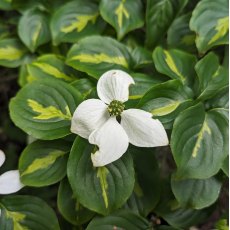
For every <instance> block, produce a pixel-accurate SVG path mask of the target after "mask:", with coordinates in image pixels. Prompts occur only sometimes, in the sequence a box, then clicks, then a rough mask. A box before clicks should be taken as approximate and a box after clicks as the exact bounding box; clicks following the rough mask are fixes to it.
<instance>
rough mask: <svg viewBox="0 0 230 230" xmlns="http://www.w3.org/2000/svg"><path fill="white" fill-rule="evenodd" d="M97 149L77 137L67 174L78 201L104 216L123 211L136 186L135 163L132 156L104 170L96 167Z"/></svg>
mask: <svg viewBox="0 0 230 230" xmlns="http://www.w3.org/2000/svg"><path fill="white" fill-rule="evenodd" d="M93 149H94V147H93V146H92V145H90V144H89V143H88V141H87V140H85V139H82V138H80V137H77V138H76V140H75V142H74V145H73V147H72V149H71V153H70V158H69V161H68V167H67V174H68V178H69V181H70V184H71V187H72V189H73V192H74V195H75V196H76V198H77V199H78V201H79V202H80V203H81V204H82V205H84V206H85V207H86V208H88V209H90V210H93V211H95V212H98V213H100V214H103V215H107V214H109V213H110V212H111V211H113V210H116V209H118V208H119V207H121V206H122V205H123V204H124V203H125V202H126V200H127V199H128V197H129V196H130V195H131V193H132V190H133V186H134V169H133V161H132V158H131V156H130V154H129V153H128V152H126V153H125V154H124V156H123V157H122V158H120V159H119V160H117V161H115V162H113V163H111V164H108V165H106V166H104V167H98V168H95V167H93V164H92V161H91V157H90V156H91V153H92V151H93Z"/></svg>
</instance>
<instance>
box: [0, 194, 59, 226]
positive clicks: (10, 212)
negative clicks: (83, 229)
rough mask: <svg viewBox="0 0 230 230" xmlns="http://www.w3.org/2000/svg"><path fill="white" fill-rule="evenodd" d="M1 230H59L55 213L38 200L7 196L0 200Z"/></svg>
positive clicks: (29, 197) (35, 198)
mask: <svg viewBox="0 0 230 230" xmlns="http://www.w3.org/2000/svg"><path fill="white" fill-rule="evenodd" d="M0 210H1V217H0V226H1V230H11V229H14V230H27V229H33V230H54V229H55V230H59V229H60V227H59V224H58V220H57V217H56V215H55V212H54V211H53V210H52V209H51V208H50V207H49V206H48V205H47V204H46V203H45V202H44V201H43V200H41V199H40V198H37V197H33V196H7V197H4V198H2V199H1V200H0Z"/></svg>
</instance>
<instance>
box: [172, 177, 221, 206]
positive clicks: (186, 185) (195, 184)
mask: <svg viewBox="0 0 230 230" xmlns="http://www.w3.org/2000/svg"><path fill="white" fill-rule="evenodd" d="M171 186H172V191H173V193H174V195H175V197H176V199H177V201H178V202H179V204H180V206H181V207H185V208H186V207H187V208H192V209H202V208H205V207H208V206H210V205H212V204H213V203H214V202H215V201H216V200H217V198H218V196H219V194H220V189H221V182H220V181H219V180H218V179H216V178H215V177H210V178H208V179H185V180H177V179H176V178H174V177H173V176H172V179H171Z"/></svg>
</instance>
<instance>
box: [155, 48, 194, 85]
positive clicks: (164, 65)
mask: <svg viewBox="0 0 230 230" xmlns="http://www.w3.org/2000/svg"><path fill="white" fill-rule="evenodd" d="M153 61H154V64H155V67H156V69H157V71H158V72H160V73H163V74H165V75H167V76H169V77H170V78H172V79H178V80H180V81H181V82H182V83H192V82H193V79H194V75H195V72H194V66H195V64H196V57H195V56H193V55H191V54H189V53H186V52H184V51H180V50H176V49H170V50H165V49H163V48H162V47H157V48H156V49H155V50H154V52H153Z"/></svg>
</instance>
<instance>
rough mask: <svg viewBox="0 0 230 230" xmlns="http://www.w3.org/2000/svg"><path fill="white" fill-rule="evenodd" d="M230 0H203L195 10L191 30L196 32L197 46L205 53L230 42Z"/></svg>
mask: <svg viewBox="0 0 230 230" xmlns="http://www.w3.org/2000/svg"><path fill="white" fill-rule="evenodd" d="M228 20H229V16H228V0H216V1H211V2H210V0H202V1H200V2H199V3H198V4H197V6H196V8H195V9H194V11H193V14H192V18H191V21H190V28H191V30H193V31H195V32H196V46H197V49H198V50H199V52H201V53H205V52H206V51H207V50H209V49H211V48H212V47H214V46H217V45H222V44H228V30H229V28H228V27H229V25H228Z"/></svg>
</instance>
